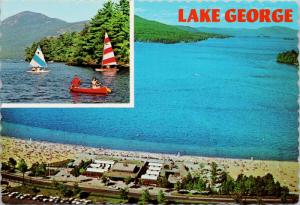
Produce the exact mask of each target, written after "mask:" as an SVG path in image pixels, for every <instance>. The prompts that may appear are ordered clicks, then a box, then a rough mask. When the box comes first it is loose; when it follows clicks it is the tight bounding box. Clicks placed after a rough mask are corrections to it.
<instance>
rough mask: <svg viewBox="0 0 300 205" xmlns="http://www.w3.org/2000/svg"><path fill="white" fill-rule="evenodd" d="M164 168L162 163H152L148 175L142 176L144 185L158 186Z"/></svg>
mask: <svg viewBox="0 0 300 205" xmlns="http://www.w3.org/2000/svg"><path fill="white" fill-rule="evenodd" d="M162 166H163V165H162V164H160V163H154V162H150V163H149V164H148V169H147V171H146V173H145V174H143V175H142V176H141V179H142V183H143V184H145V185H150V184H152V185H153V184H156V183H157V179H158V177H159V174H160V171H161V169H162Z"/></svg>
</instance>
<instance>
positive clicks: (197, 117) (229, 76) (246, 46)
mask: <svg viewBox="0 0 300 205" xmlns="http://www.w3.org/2000/svg"><path fill="white" fill-rule="evenodd" d="M296 44H297V42H296V41H293V40H284V39H274V38H229V39H210V40H207V41H201V42H197V43H186V44H184V43H180V44H169V45H165V44H156V43H135V108H132V109H130V108H123V109H3V110H2V116H3V119H4V121H5V123H3V128H2V133H3V134H4V135H10V136H16V137H21V138H26V139H28V138H29V137H31V138H33V139H39V140H48V141H55V142H66V143H74V144H84V145H89V146H95V147H106V148H115V149H125V150H142V151H153V152H163V153H177V152H180V153H181V154H191V155H202V156H217V157H234V158H250V157H254V158H256V159H276V160H296V159H297V157H298V131H297V128H298V122H297V118H298V113H297V110H298V104H297V95H298V87H297V80H298V76H297V69H295V67H293V66H289V65H284V64H278V63H276V55H277V53H278V52H281V51H285V50H289V49H296Z"/></svg>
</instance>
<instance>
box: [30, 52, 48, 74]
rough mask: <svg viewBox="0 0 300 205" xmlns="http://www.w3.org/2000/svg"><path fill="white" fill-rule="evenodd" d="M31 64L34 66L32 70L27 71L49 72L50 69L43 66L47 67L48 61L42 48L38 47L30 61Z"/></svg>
mask: <svg viewBox="0 0 300 205" xmlns="http://www.w3.org/2000/svg"><path fill="white" fill-rule="evenodd" d="M30 65H31V66H32V68H31V70H29V71H27V72H29V73H47V72H49V70H45V69H43V68H47V63H46V61H45V57H44V54H43V52H42V49H41V48H40V47H38V48H37V49H36V51H35V53H34V55H33V58H32V60H31V61H30Z"/></svg>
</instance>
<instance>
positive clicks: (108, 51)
mask: <svg viewBox="0 0 300 205" xmlns="http://www.w3.org/2000/svg"><path fill="white" fill-rule="evenodd" d="M101 64H102V67H101V68H96V69H95V70H96V71H101V72H110V73H116V72H117V71H118V70H119V69H117V65H118V64H117V60H116V57H115V54H114V51H113V48H112V45H111V42H110V39H109V37H108V34H107V33H106V32H105V36H104V46H103V58H102V63H101Z"/></svg>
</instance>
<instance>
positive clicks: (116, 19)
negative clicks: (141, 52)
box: [25, 0, 130, 66]
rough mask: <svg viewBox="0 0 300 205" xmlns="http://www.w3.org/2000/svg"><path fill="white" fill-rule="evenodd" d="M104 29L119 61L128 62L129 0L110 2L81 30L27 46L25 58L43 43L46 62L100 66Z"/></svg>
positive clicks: (30, 56) (30, 55)
mask: <svg viewBox="0 0 300 205" xmlns="http://www.w3.org/2000/svg"><path fill="white" fill-rule="evenodd" d="M105 32H107V33H108V36H109V38H110V39H111V43H112V46H113V49H114V52H115V55H116V58H117V61H118V63H119V64H121V65H126V64H129V56H130V53H129V52H130V50H129V49H130V41H129V39H130V38H129V1H128V0H119V1H118V2H112V1H107V2H106V3H104V5H103V8H101V9H99V10H98V12H97V14H96V15H95V16H94V17H93V18H92V19H91V20H90V21H89V22H88V23H87V24H85V28H84V29H83V30H82V31H80V32H66V33H64V34H61V35H59V36H52V37H45V38H43V39H41V40H40V41H38V42H33V44H32V45H31V46H29V47H27V48H26V49H25V60H27V61H29V60H31V58H32V56H33V55H34V52H35V50H36V48H37V47H38V46H40V47H41V48H42V50H43V53H44V55H45V59H46V61H55V62H65V63H67V64H71V65H82V66H93V65H94V66H95V65H100V64H101V60H102V50H103V40H104V34H105Z"/></svg>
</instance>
